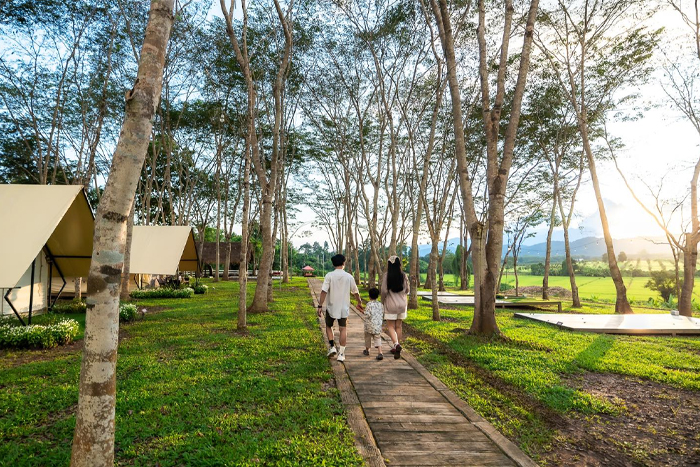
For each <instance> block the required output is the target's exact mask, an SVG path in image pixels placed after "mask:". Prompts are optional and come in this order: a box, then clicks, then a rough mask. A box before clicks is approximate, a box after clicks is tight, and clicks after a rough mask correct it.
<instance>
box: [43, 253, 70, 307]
mask: <svg viewBox="0 0 700 467" xmlns="http://www.w3.org/2000/svg"><path fill="white" fill-rule="evenodd" d="M45 247H46V252H47V253H48V254H49V258H51V263H53V264H55V265H56V271H58V275H59V276H61V280H62V281H63V285H62V286H61V289H60V290H59V291H58V295H56V299H55V300H54V301H53V302H51V304H50V305H49V308H53V306H54V305H55V304H56V302H57V301H58V299H59V298H60V297H61V293H63V289H64V288H65V287H66V284H67V282H66V277H65V276H64V275H63V271H61V268H60V267H59V266H58V263H57V262H56V257H55V256H54V255H53V253H51V249H49V246H48V245H45ZM49 277H51V276H49ZM49 280H50V279H49ZM49 297H51V289H49Z"/></svg>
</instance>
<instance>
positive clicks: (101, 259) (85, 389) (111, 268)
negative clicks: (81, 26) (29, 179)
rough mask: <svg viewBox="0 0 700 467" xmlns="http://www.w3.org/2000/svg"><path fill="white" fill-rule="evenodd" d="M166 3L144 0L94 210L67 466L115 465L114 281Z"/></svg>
mask: <svg viewBox="0 0 700 467" xmlns="http://www.w3.org/2000/svg"><path fill="white" fill-rule="evenodd" d="M173 4H174V0H153V1H152V2H151V11H150V15H149V20H148V25H147V26H146V34H145V37H144V41H143V48H142V51H141V60H140V62H139V68H138V73H137V77H136V81H135V83H134V87H133V88H132V89H131V90H130V91H129V92H127V94H126V118H125V120H124V124H123V126H122V131H121V134H120V136H119V142H118V143H117V148H116V150H115V152H114V159H113V162H112V169H111V171H110V175H109V178H108V180H107V186H106V187H105V191H104V194H103V195H102V199H101V202H100V205H99V207H98V209H97V216H96V219H95V236H94V240H93V253H92V264H91V266H90V275H89V276H88V294H89V298H88V311H87V317H86V326H85V347H84V351H83V360H82V365H81V369H80V395H79V398H78V410H77V414H76V426H75V435H74V438H73V449H72V454H71V465H72V466H80V467H82V466H85V467H93V466H113V465H114V429H115V426H114V424H115V421H114V412H115V402H116V383H117V381H116V365H117V344H118V337H119V285H120V280H121V273H122V267H123V262H124V251H125V245H126V222H127V217H128V215H129V211H130V210H131V205H132V203H133V199H134V194H135V192H136V185H137V183H138V179H139V176H140V174H141V168H142V167H143V162H144V159H145V157H146V151H147V150H148V142H149V140H150V136H151V128H152V125H153V123H152V118H153V115H154V114H155V112H156V108H157V107H158V104H159V101H160V92H161V88H162V82H163V67H164V65H165V54H166V47H167V44H168V38H169V37H170V29H171V27H172V24H173V20H174V16H173Z"/></svg>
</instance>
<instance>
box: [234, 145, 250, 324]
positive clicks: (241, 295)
mask: <svg viewBox="0 0 700 467" xmlns="http://www.w3.org/2000/svg"><path fill="white" fill-rule="evenodd" d="M249 209H250V145H249V144H248V140H247V138H246V144H245V166H244V168H243V208H242V211H243V212H242V214H241V216H242V217H241V256H240V258H239V263H238V285H239V287H238V324H237V328H238V330H239V331H243V330H245V329H246V327H247V326H248V325H247V306H248V305H247V302H246V300H247V297H248V288H247V287H248V217H249V213H248V210H249Z"/></svg>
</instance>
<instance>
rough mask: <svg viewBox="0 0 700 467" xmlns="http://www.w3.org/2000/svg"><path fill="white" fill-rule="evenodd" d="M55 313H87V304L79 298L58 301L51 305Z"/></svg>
mask: <svg viewBox="0 0 700 467" xmlns="http://www.w3.org/2000/svg"><path fill="white" fill-rule="evenodd" d="M51 311H52V312H53V313H85V312H86V311H87V304H86V303H85V302H84V301H82V300H78V299H74V300H71V301H70V302H61V303H56V304H55V305H54V306H53V307H51Z"/></svg>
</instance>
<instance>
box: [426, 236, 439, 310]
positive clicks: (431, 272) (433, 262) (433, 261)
mask: <svg viewBox="0 0 700 467" xmlns="http://www.w3.org/2000/svg"><path fill="white" fill-rule="evenodd" d="M439 241H440V240H439V237H438V238H433V245H432V247H431V248H430V265H429V266H428V280H430V289H431V291H432V298H433V300H432V308H433V321H440V304H439V303H438V289H437V287H436V285H437V284H436V283H435V282H436V281H435V278H436V275H437V271H436V269H437V262H438V242H439Z"/></svg>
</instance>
